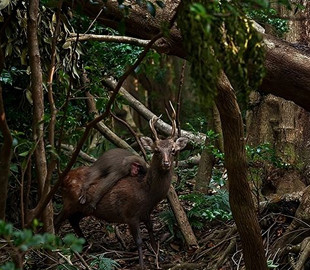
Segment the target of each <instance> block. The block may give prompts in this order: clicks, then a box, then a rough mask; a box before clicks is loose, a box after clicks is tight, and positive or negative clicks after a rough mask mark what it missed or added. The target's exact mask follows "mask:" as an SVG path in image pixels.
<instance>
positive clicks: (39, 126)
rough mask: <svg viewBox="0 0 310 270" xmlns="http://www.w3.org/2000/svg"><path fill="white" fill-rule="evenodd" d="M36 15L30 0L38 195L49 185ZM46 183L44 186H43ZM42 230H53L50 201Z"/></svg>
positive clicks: (36, 0) (36, 7)
mask: <svg viewBox="0 0 310 270" xmlns="http://www.w3.org/2000/svg"><path fill="white" fill-rule="evenodd" d="M38 16H39V0H30V1H29V7H28V22H27V35H28V51H29V61H30V70H31V89H32V99H33V139H34V142H35V143H36V144H37V147H36V149H35V152H34V153H35V163H36V178H37V181H38V187H39V195H40V197H42V196H45V194H43V192H44V191H46V192H48V191H49V189H50V187H49V183H48V182H47V181H46V177H47V164H46V154H45V144H44V124H43V117H44V97H43V84H42V69H41V60H40V52H39V41H38ZM45 185H46V186H45ZM42 219H43V223H44V230H45V231H46V232H51V233H53V232H54V226H53V207H52V203H51V202H50V203H49V204H48V205H47V207H46V208H45V210H44V211H43V215H42Z"/></svg>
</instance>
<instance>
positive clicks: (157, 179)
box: [147, 156, 173, 201]
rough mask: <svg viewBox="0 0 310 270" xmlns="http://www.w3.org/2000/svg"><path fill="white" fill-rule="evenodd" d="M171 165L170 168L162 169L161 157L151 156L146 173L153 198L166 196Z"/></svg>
mask: <svg viewBox="0 0 310 270" xmlns="http://www.w3.org/2000/svg"><path fill="white" fill-rule="evenodd" d="M172 173H173V166H172V167H171V168H170V170H163V169H162V167H161V159H158V158H156V157H154V156H153V158H152V161H151V166H150V168H149V170H148V173H147V182H148V185H149V188H150V192H151V193H152V196H154V199H155V200H159V201H160V200H162V199H163V198H164V197H166V195H167V192H168V189H169V187H170V184H171V178H172Z"/></svg>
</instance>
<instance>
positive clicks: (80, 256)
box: [74, 251, 92, 270]
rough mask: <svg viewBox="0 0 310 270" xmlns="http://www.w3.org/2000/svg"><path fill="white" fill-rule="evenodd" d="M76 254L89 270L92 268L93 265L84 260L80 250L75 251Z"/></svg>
mask: <svg viewBox="0 0 310 270" xmlns="http://www.w3.org/2000/svg"><path fill="white" fill-rule="evenodd" d="M74 254H75V256H76V257H78V259H79V260H80V261H81V263H82V264H83V265H84V266H85V267H86V269H87V270H92V269H91V267H90V266H89V265H88V264H87V262H86V261H85V260H84V258H83V257H82V255H81V254H79V253H78V252H76V251H74Z"/></svg>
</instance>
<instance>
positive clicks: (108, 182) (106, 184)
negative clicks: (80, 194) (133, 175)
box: [90, 171, 128, 209]
mask: <svg viewBox="0 0 310 270" xmlns="http://www.w3.org/2000/svg"><path fill="white" fill-rule="evenodd" d="M127 175H128V173H127V174H126V175H120V174H119V171H113V172H111V173H110V174H109V175H107V176H106V177H105V178H102V179H101V180H100V181H99V182H98V184H97V187H96V189H95V192H94V193H93V194H92V195H91V196H90V197H91V201H90V206H91V207H93V208H94V209H96V206H97V203H98V202H99V201H100V199H101V198H102V197H103V196H104V195H105V194H107V193H108V192H109V191H110V189H111V188H112V187H113V186H114V185H115V184H116V183H117V182H118V181H119V180H120V179H122V178H123V177H125V176H127Z"/></svg>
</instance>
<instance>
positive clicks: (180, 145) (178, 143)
mask: <svg viewBox="0 0 310 270" xmlns="http://www.w3.org/2000/svg"><path fill="white" fill-rule="evenodd" d="M187 142H188V139H187V138H186V137H180V138H178V139H177V140H176V141H175V151H181V150H182V149H183V148H184V147H185V146H186V144H187Z"/></svg>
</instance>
